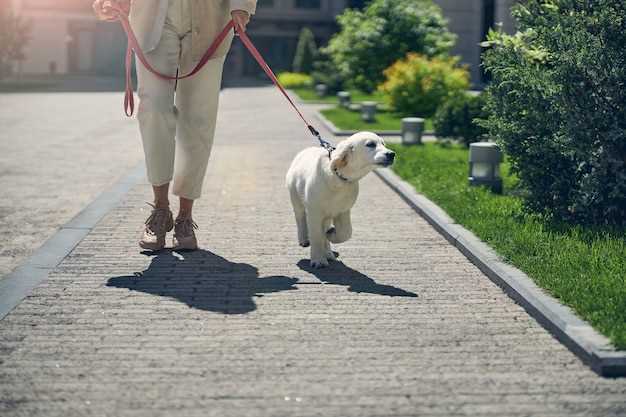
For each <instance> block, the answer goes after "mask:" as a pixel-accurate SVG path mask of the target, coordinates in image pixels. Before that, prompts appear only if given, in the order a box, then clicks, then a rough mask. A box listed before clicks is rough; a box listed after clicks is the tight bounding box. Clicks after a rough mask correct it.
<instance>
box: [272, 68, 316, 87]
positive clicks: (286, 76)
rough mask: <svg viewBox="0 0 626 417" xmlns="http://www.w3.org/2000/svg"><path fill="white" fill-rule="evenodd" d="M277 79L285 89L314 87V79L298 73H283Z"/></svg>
mask: <svg viewBox="0 0 626 417" xmlns="http://www.w3.org/2000/svg"><path fill="white" fill-rule="evenodd" d="M276 78H278V81H280V83H281V84H282V85H283V87H285V88H301V87H311V86H312V85H313V79H312V78H311V76H310V75H306V74H300V73H298V72H281V73H280V74H278V75H277V76H276Z"/></svg>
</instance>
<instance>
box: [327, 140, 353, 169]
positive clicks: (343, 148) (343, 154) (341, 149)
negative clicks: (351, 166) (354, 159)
mask: <svg viewBox="0 0 626 417" xmlns="http://www.w3.org/2000/svg"><path fill="white" fill-rule="evenodd" d="M353 150H354V147H353V146H352V145H342V144H339V146H337V149H335V150H334V151H333V153H332V155H331V159H330V168H331V169H332V170H335V169H342V168H345V167H346V166H347V165H348V160H349V159H350V154H352V151H353Z"/></svg>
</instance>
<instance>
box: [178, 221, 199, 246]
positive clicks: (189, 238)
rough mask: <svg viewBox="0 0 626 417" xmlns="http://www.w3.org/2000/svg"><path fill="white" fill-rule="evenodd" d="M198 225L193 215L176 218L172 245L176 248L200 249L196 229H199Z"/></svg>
mask: <svg viewBox="0 0 626 417" xmlns="http://www.w3.org/2000/svg"><path fill="white" fill-rule="evenodd" d="M197 228H198V225H197V224H196V222H194V221H193V220H192V219H191V217H187V218H182V219H176V224H175V225H174V239H173V240H172V245H173V247H174V249H175V250H196V249H198V240H197V239H196V234H195V232H194V229H197Z"/></svg>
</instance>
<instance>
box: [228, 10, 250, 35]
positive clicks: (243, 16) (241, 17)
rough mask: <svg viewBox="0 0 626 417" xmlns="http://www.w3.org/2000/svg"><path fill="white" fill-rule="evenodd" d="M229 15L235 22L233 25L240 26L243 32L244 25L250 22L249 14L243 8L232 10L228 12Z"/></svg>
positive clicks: (244, 29)
mask: <svg viewBox="0 0 626 417" xmlns="http://www.w3.org/2000/svg"><path fill="white" fill-rule="evenodd" d="M230 15H231V16H232V18H233V21H234V22H235V27H239V26H241V28H242V29H243V31H244V32H245V31H246V26H247V25H248V23H249V22H250V14H249V13H248V12H246V11H245V10H233V11H232V12H230Z"/></svg>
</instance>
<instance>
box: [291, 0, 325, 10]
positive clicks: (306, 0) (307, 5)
mask: <svg viewBox="0 0 626 417" xmlns="http://www.w3.org/2000/svg"><path fill="white" fill-rule="evenodd" d="M320 3H321V1H320V0H296V8H298V9H319V8H321V7H322V5H321V4H320Z"/></svg>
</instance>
